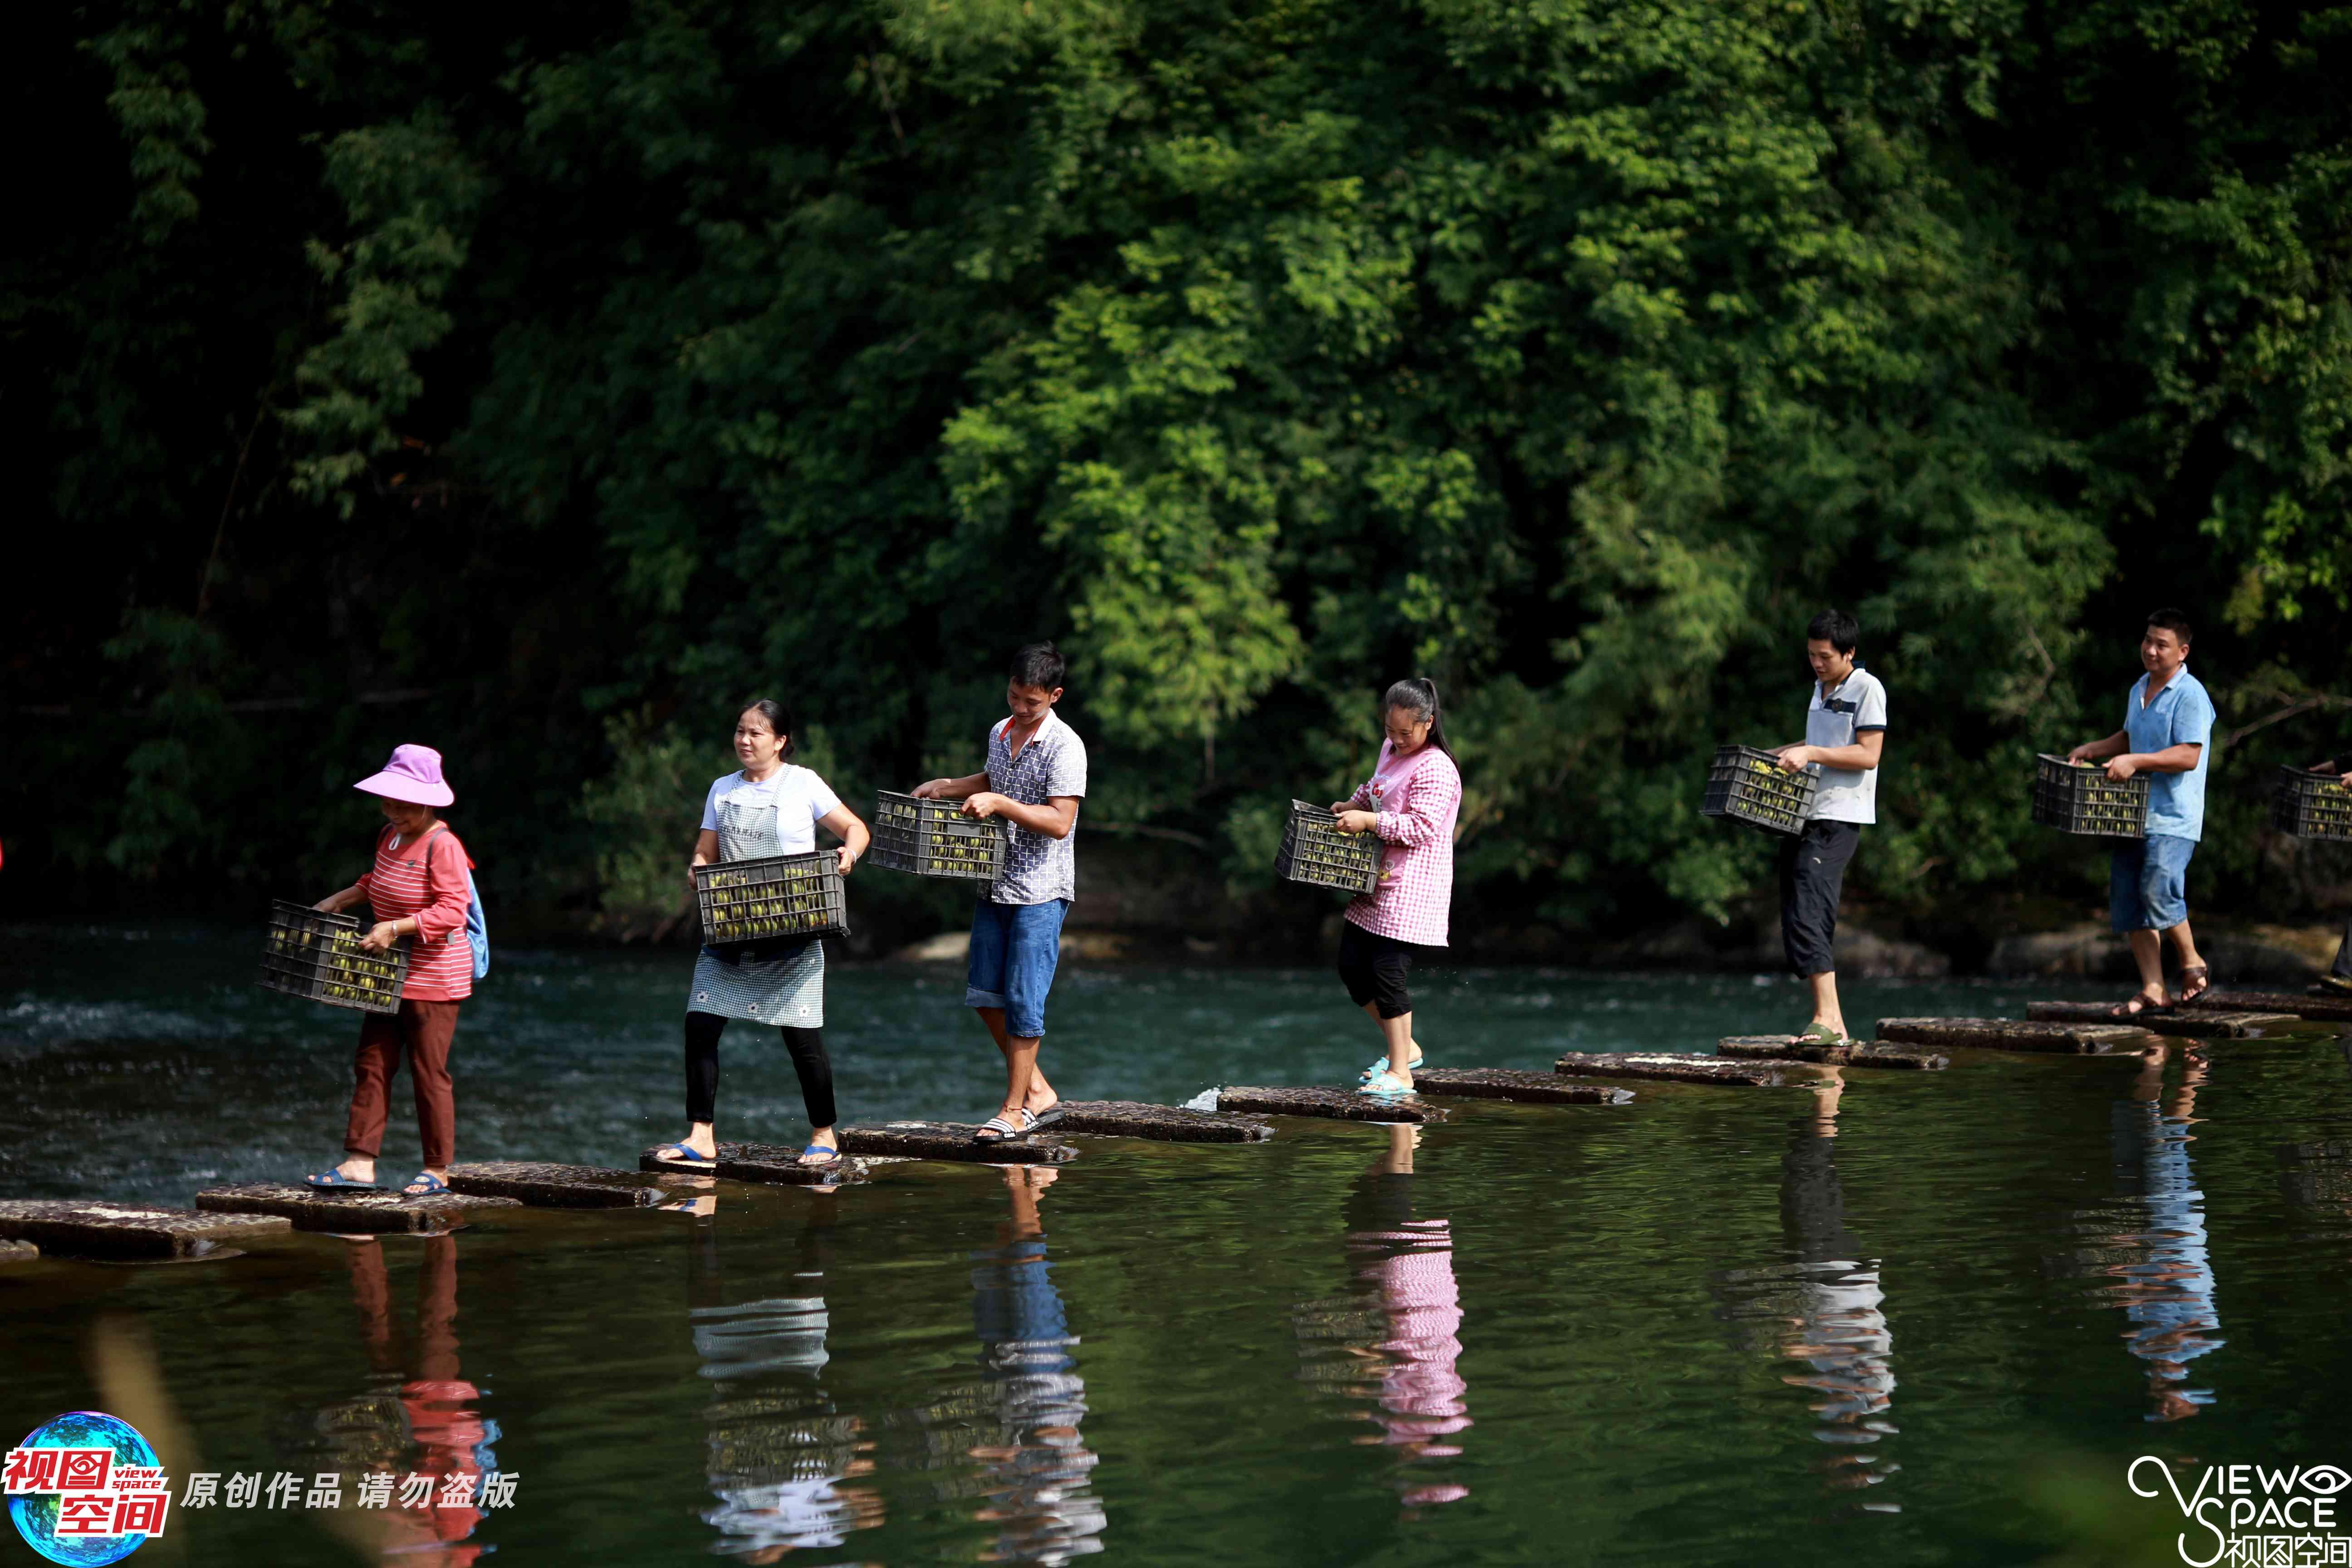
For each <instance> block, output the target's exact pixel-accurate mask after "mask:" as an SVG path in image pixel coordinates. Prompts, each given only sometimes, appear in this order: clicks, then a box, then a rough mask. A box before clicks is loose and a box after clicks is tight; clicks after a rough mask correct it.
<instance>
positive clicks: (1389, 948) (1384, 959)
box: [1339, 921, 1416, 1018]
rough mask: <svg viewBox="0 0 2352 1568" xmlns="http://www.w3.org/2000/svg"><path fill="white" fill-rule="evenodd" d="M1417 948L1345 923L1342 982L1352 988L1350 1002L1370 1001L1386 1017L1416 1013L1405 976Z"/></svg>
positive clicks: (1341, 932) (1341, 939)
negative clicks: (1406, 986) (1405, 982)
mask: <svg viewBox="0 0 2352 1568" xmlns="http://www.w3.org/2000/svg"><path fill="white" fill-rule="evenodd" d="M1415 945H1416V944H1415V943H1412V942H1399V941H1398V940H1397V939H1396V938H1394V937H1392V936H1382V935H1381V934H1380V932H1378V931H1366V930H1365V929H1364V928H1363V927H1361V926H1360V925H1358V924H1357V923H1356V922H1355V921H1340V922H1339V979H1340V981H1341V983H1342V984H1345V985H1346V986H1347V987H1348V1000H1349V1001H1350V1002H1353V1003H1354V1004H1355V1005H1357V1006H1359V1007H1360V1006H1362V1005H1364V1004H1365V1003H1367V1002H1370V1004H1372V1006H1373V1009H1374V1011H1376V1012H1378V1013H1379V1014H1380V1016H1381V1017H1383V1018H1402V1017H1403V1016H1405V1015H1406V1014H1407V1013H1410V1012H1412V993H1411V992H1409V991H1407V990H1406V989H1405V984H1404V977H1405V971H1406V970H1407V969H1409V968H1411V967H1412V953H1413V948H1414V946H1415Z"/></svg>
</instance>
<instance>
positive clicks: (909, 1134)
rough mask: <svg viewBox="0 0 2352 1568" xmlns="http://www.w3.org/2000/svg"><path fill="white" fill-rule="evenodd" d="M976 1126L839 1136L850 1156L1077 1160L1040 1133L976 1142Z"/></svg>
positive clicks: (888, 1125) (898, 1124) (901, 1124)
mask: <svg viewBox="0 0 2352 1568" xmlns="http://www.w3.org/2000/svg"><path fill="white" fill-rule="evenodd" d="M977 1131H980V1125H979V1123H977V1122H964V1121H890V1122H885V1123H884V1124H883V1125H881V1126H879V1127H844V1128H841V1129H840V1130H839V1131H836V1132H835V1137H837V1138H839V1139H840V1140H841V1152H843V1153H845V1154H894V1155H896V1156H898V1158H899V1159H902V1160H956V1161H961V1162H964V1163H976V1164H983V1165H1059V1164H1063V1163H1066V1162H1068V1161H1071V1160H1075V1159H1076V1158H1077V1157H1078V1152H1077V1151H1076V1149H1074V1148H1072V1147H1071V1146H1070V1145H1068V1144H1067V1143H1056V1142H1054V1141H1053V1139H1052V1138H1051V1137H1050V1136H1048V1135H1047V1134H1048V1133H1049V1132H1050V1131H1052V1130H1051V1129H1041V1130H1039V1131H1036V1132H1033V1133H1031V1134H1030V1135H1029V1136H1028V1137H1026V1138H1020V1139H1009V1140H1007V1141H1006V1142H1002V1143H982V1142H976V1141H975V1140H974V1139H973V1138H972V1134H973V1133H975V1132H977Z"/></svg>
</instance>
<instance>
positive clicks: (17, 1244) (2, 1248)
mask: <svg viewBox="0 0 2352 1568" xmlns="http://www.w3.org/2000/svg"><path fill="white" fill-rule="evenodd" d="M40 1255H41V1249H40V1248H39V1247H35V1246H34V1245H33V1244H32V1243H31V1242H29V1241H0V1263H30V1262H32V1261H33V1259H35V1258H38V1257H40Z"/></svg>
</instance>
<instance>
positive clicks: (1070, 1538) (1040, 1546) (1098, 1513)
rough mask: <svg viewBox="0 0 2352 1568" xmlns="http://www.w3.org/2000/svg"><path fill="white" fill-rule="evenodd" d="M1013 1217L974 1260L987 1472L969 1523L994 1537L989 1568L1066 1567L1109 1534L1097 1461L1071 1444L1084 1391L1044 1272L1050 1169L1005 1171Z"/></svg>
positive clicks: (1082, 1412) (1056, 1295)
mask: <svg viewBox="0 0 2352 1568" xmlns="http://www.w3.org/2000/svg"><path fill="white" fill-rule="evenodd" d="M1003 1173H1004V1185H1005V1188H1006V1192H1007V1194H1008V1195H1009V1197H1010V1199H1011V1202H1012V1215H1011V1218H1010V1220H1009V1221H1008V1222H1007V1224H1006V1225H1005V1226H1003V1230H1002V1231H1001V1232H1000V1236H999V1244H998V1245H997V1246H996V1247H993V1248H992V1249H990V1250H988V1251H985V1252H976V1253H974V1254H972V1260H973V1262H974V1263H976V1264H977V1265H978V1266H979V1267H977V1268H974V1269H973V1270H972V1271H971V1286H972V1294H971V1316H972V1325H973V1327H974V1329H975V1330H976V1331H977V1332H978V1334H979V1336H980V1362H981V1368H982V1374H983V1376H984V1377H985V1379H986V1384H985V1389H984V1392H983V1394H982V1402H983V1414H982V1421H983V1423H985V1422H986V1421H987V1420H988V1418H989V1415H990V1414H991V1413H992V1414H993V1416H994V1419H995V1425H996V1427H997V1431H996V1434H995V1440H994V1441H993V1442H983V1443H981V1444H978V1445H975V1446H974V1447H972V1448H971V1458H974V1459H977V1460H979V1461H981V1463H982V1465H983V1466H985V1467H986V1473H985V1475H984V1478H983V1479H982V1486H983V1488H984V1489H985V1492H986V1497H987V1502H986V1503H985V1505H984V1506H982V1509H981V1510H980V1511H979V1514H978V1515H977V1517H978V1518H979V1520H980V1521H981V1522H982V1523H984V1524H992V1525H994V1526H996V1527H997V1537H996V1542H995V1544H994V1545H993V1547H992V1548H991V1549H990V1550H989V1551H988V1552H986V1553H985V1556H986V1557H987V1559H988V1560H989V1561H991V1562H996V1563H1066V1562H1067V1561H1069V1560H1070V1559H1071V1558H1073V1557H1078V1556H1083V1555H1086V1554H1087V1553H1089V1552H1099V1551H1101V1550H1102V1541H1101V1539H1100V1538H1101V1536H1102V1533H1103V1531H1104V1529H1105V1527H1106V1525H1107V1523H1108V1521H1107V1520H1106V1518H1105V1517H1104V1513H1103V1506H1102V1503H1101V1502H1100V1501H1099V1500H1097V1498H1096V1497H1095V1496H1094V1494H1093V1492H1092V1491H1091V1490H1090V1489H1088V1488H1087V1472H1089V1471H1090V1470H1092V1469H1093V1468H1095V1465H1096V1463H1097V1459H1096V1457H1095V1455H1094V1454H1093V1452H1091V1451H1090V1450H1089V1449H1088V1448H1087V1446H1086V1444H1085V1442H1084V1440H1083V1439H1082V1438H1081V1437H1080V1436H1079V1431H1078V1424H1079V1423H1080V1422H1081V1421H1083V1420H1084V1419H1085V1418H1086V1414H1087V1403H1086V1394H1087V1385H1086V1381H1085V1380H1084V1379H1083V1378H1081V1377H1080V1376H1079V1375H1078V1368H1077V1361H1076V1357H1074V1356H1072V1355H1071V1354H1070V1348H1071V1347H1072V1346H1074V1345H1076V1343H1077V1342H1078V1340H1077V1336H1076V1335H1075V1334H1073V1333H1071V1332H1070V1325H1069V1318H1068V1314H1067V1313H1066V1310H1064V1308H1063V1305H1062V1295H1061V1292H1060V1291H1059V1290H1057V1289H1055V1288H1054V1280H1053V1275H1052V1272H1051V1270H1050V1268H1049V1266H1048V1265H1047V1263H1046V1261H1045V1222H1044V1221H1043V1220H1042V1219H1041V1218H1040V1217H1039V1215H1038V1212H1037V1200H1038V1198H1039V1197H1040V1196H1041V1195H1042V1194H1044V1192H1045V1189H1046V1188H1047V1187H1049V1186H1051V1185H1052V1184H1054V1180H1055V1176H1057V1175H1058V1174H1059V1173H1058V1172H1056V1171H1055V1169H1054V1168H1053V1167H1052V1166H1050V1165H1006V1166H1004V1167H1003Z"/></svg>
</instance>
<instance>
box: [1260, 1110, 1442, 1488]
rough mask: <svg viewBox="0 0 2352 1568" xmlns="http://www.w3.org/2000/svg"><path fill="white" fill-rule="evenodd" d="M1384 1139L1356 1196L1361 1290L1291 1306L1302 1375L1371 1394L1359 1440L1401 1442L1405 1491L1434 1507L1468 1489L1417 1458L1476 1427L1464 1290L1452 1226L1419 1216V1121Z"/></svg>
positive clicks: (1356, 1269) (1353, 1220)
mask: <svg viewBox="0 0 2352 1568" xmlns="http://www.w3.org/2000/svg"><path fill="white" fill-rule="evenodd" d="M1386 1131H1387V1135H1388V1139H1389V1145H1388V1148H1387V1149H1386V1150H1385V1151H1383V1152H1382V1153H1381V1157H1380V1158H1379V1159H1377V1160H1375V1161H1374V1162H1373V1163H1372V1165H1371V1168H1370V1170H1368V1171H1366V1172H1365V1173H1363V1174H1362V1175H1361V1176H1360V1177H1358V1178H1357V1179H1356V1184H1355V1189H1354V1191H1353V1193H1352V1194H1350V1195H1349V1202H1348V1234H1347V1249H1348V1263H1349V1275H1350V1276H1351V1288H1352V1290H1353V1294H1351V1295H1349V1296H1347V1297H1342V1298H1340V1299H1339V1300H1328V1301H1310V1302H1307V1303H1306V1304H1304V1305H1302V1306H1300V1307H1299V1308H1298V1309H1297V1312H1296V1314H1295V1320H1296V1323H1297V1332H1298V1337H1299V1341H1300V1346H1299V1353H1300V1354H1301V1355H1302V1356H1303V1357H1304V1358H1305V1360H1306V1363H1307V1364H1306V1365H1305V1367H1304V1368H1303V1369H1302V1370H1301V1372H1300V1373H1299V1375H1300V1377H1301V1378H1303V1379H1304V1380H1305V1381H1307V1383H1309V1384H1314V1385H1315V1386H1317V1387H1318V1388H1320V1389H1322V1390H1323V1391H1324V1392H1326V1393H1328V1394H1337V1395H1339V1396H1341V1397H1343V1398H1347V1399H1350V1400H1361V1401H1366V1402H1369V1404H1370V1406H1371V1408H1370V1409H1365V1410H1359V1411H1358V1412H1356V1414H1359V1415H1363V1416H1364V1417H1365V1418H1366V1419H1369V1420H1370V1421H1371V1422H1372V1423H1373V1424H1374V1425H1375V1426H1378V1427H1379V1428H1380V1430H1379V1432H1378V1433H1377V1434H1376V1435H1368V1436H1366V1437H1364V1438H1363V1439H1362V1441H1364V1442H1365V1443H1367V1444H1372V1445H1378V1446H1381V1447H1389V1448H1393V1449H1395V1450H1397V1451H1398V1452H1399V1453H1400V1455H1402V1463H1403V1465H1404V1466H1407V1467H1412V1468H1403V1469H1401V1471H1400V1473H1399V1476H1398V1478H1397V1480H1396V1486H1397V1491H1398V1495H1399V1497H1400V1498H1401V1500H1402V1501H1403V1502H1404V1503H1405V1505H1406V1506H1407V1507H1408V1508H1420V1507H1433V1506H1435V1505H1437V1504H1439V1503H1448V1502H1453V1501H1455V1500H1458V1499H1461V1498H1465V1497H1467V1496H1469V1495H1470V1489H1469V1488H1467V1487H1465V1486H1461V1485H1458V1484H1456V1483H1454V1482H1450V1481H1440V1480H1433V1479H1427V1477H1426V1475H1425V1473H1419V1472H1418V1467H1419V1466H1421V1465H1423V1464H1425V1463H1427V1462H1429V1461H1432V1460H1443V1459H1449V1458H1454V1457H1455V1456H1456V1455H1458V1454H1460V1453H1461V1452H1462V1450H1461V1448H1460V1447H1458V1446H1457V1445H1455V1444H1454V1443H1453V1442H1450V1441H1448V1439H1450V1438H1452V1437H1453V1436H1455V1435H1456V1434H1458V1433H1460V1432H1462V1431H1464V1430H1465V1429H1466V1428H1467V1427H1468V1426H1470V1416H1469V1405H1468V1404H1467V1403H1466V1402H1465V1399H1464V1395H1465V1394H1466V1393H1467V1392H1468V1385H1467V1384H1465V1383H1464V1382H1463V1380H1462V1374H1461V1373H1460V1372H1458V1371H1457V1370H1456V1369H1455V1365H1454V1363H1455V1362H1456V1361H1457V1360H1458V1359H1459V1358H1460V1356H1461V1354H1462V1342H1461V1339H1460V1338H1459V1337H1458V1336H1459V1334H1460V1331H1461V1328H1462V1298H1461V1292H1460V1290H1459V1289H1457V1288H1456V1287H1455V1285H1454V1236H1453V1230H1452V1227H1451V1226H1450V1225H1449V1224H1448V1223H1447V1222H1446V1221H1445V1220H1443V1219H1415V1218H1414V1217H1413V1214H1412V1155H1413V1149H1414V1146H1415V1145H1416V1144H1417V1143H1418V1142H1420V1138H1421V1129H1420V1128H1418V1127H1412V1126H1406V1125H1404V1124H1402V1123H1391V1124H1389V1125H1388V1127H1387V1129H1386Z"/></svg>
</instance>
